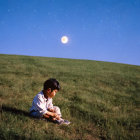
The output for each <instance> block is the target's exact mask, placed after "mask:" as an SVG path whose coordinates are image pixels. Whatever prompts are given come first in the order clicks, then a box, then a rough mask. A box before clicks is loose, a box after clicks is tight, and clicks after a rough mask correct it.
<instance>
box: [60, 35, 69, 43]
mask: <svg viewBox="0 0 140 140" xmlns="http://www.w3.org/2000/svg"><path fill="white" fill-rule="evenodd" d="M68 41H69V39H68V37H67V36H62V37H61V42H62V43H63V44H66V43H68Z"/></svg>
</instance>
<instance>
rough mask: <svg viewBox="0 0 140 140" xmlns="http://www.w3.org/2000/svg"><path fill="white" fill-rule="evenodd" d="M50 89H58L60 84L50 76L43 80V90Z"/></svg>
mask: <svg viewBox="0 0 140 140" xmlns="http://www.w3.org/2000/svg"><path fill="white" fill-rule="evenodd" d="M49 88H50V89H51V91H53V90H55V89H56V90H58V91H59V90H60V85H59V82H58V81H57V80H56V79H54V78H50V79H48V80H47V81H45V82H44V88H43V89H44V90H47V89H49Z"/></svg>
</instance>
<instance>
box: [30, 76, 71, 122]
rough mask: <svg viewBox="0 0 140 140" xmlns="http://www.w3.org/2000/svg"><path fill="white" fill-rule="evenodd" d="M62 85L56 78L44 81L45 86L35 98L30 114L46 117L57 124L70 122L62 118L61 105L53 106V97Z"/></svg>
mask: <svg viewBox="0 0 140 140" xmlns="http://www.w3.org/2000/svg"><path fill="white" fill-rule="evenodd" d="M59 89H60V85H59V82H58V81H57V80H56V79H53V78H50V79H48V80H47V81H45V82H44V88H43V90H42V91H41V92H39V93H38V94H37V95H36V96H35V97H34V99H33V102H32V107H31V108H30V115H31V116H33V117H37V118H45V119H47V120H50V121H53V122H54V123H57V124H70V122H69V121H67V120H64V119H62V115H61V112H60V109H59V107H57V106H53V104H52V98H53V97H54V96H55V95H56V93H57V92H58V91H59Z"/></svg>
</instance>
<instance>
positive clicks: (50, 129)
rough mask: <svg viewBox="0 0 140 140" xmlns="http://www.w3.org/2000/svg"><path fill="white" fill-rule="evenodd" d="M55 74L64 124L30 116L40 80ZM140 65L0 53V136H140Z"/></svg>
mask: <svg viewBox="0 0 140 140" xmlns="http://www.w3.org/2000/svg"><path fill="white" fill-rule="evenodd" d="M50 77H53V78H56V79H57V80H58V81H59V82H60V84H61V87H62V88H61V90H60V92H59V93H58V94H57V95H56V96H55V98H54V99H53V102H54V105H57V106H59V107H60V108H61V112H62V114H63V118H65V119H68V120H70V121H71V122H72V123H71V125H69V126H63V125H61V126H59V125H56V124H53V123H51V122H45V121H43V120H38V119H35V118H31V117H30V116H29V114H28V110H29V108H30V106H31V103H32V100H33V97H34V96H35V95H36V94H37V93H38V92H40V91H41V90H42V85H43V82H44V81H45V80H46V79H48V78H50ZM139 107H140V66H133V65H126V64H117V63H108V62H97V61H89V60H72V59H60V58H45V57H31V56H16V55H2V54H1V55H0V139H1V140H3V139H5V140H9V139H32V140H36V139H37V140H38V139H41V140H42V139H60V140H61V139H62V140H63V139H64V140H67V139H72V140H75V139H76V140H81V139H84V140H85V139H87V140H96V139H97V140H98V139H102V140H105V139H106V140H109V139H111V140H120V139H130V140H132V139H133V140H138V139H140V134H139V132H138V130H140V108H139Z"/></svg>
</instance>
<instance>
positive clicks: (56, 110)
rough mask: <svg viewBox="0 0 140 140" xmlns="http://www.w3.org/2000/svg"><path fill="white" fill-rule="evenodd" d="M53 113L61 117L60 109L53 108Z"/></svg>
mask: <svg viewBox="0 0 140 140" xmlns="http://www.w3.org/2000/svg"><path fill="white" fill-rule="evenodd" d="M53 109H54V112H55V113H57V114H58V115H59V117H62V115H61V111H60V108H59V107H58V106H53Z"/></svg>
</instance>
